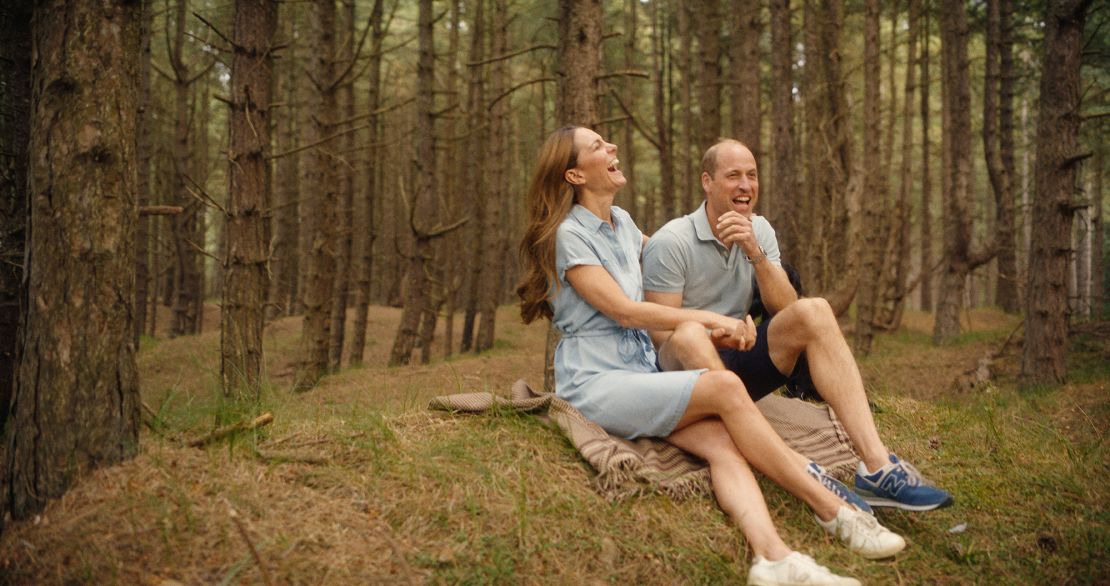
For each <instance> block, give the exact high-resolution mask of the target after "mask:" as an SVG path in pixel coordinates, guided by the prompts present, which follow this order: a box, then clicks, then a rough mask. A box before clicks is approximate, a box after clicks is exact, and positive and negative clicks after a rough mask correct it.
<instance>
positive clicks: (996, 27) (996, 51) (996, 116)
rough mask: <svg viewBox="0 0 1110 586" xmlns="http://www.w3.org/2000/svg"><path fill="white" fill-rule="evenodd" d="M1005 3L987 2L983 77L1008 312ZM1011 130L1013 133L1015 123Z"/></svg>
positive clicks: (986, 141)
mask: <svg viewBox="0 0 1110 586" xmlns="http://www.w3.org/2000/svg"><path fill="white" fill-rule="evenodd" d="M1001 3H1002V0H987V34H986V46H987V47H986V49H987V50H986V73H985V74H984V77H983V155H984V158H985V159H986V166H987V175H988V176H989V177H990V182H991V188H992V190H993V191H994V204H995V207H994V214H995V216H994V238H995V243H996V245H997V247H998V251H999V258H998V261H999V262H998V296H999V298H1000V300H999V305H1002V306H1003V309H1005V310H1007V311H1013V310H1015V309H1016V304H1017V297H1016V295H1017V290H1016V287H1015V278H1016V276H1017V275H1016V274H1015V264H1016V263H1014V261H1013V259H1014V247H1015V246H1016V244H1015V242H1014V193H1013V179H1012V175H1011V174H1010V168H1008V167H1007V166H1006V165H1005V164H1004V163H1003V160H1002V152H1001V143H1002V137H1001V116H1000V114H1001V112H1000V101H1001V89H1002V84H1001V80H1002V50H1003V49H1002V42H1003V39H1002V7H1001ZM1011 97H1012V96H1011ZM1011 115H1012V112H1011ZM1010 131H1011V133H1012V132H1013V127H1012V122H1011V126H1010ZM1011 142H1012V138H1011ZM1011 164H1012V161H1011ZM1003 253H1006V257H1007V258H1006V264H1007V265H1008V266H1004V265H1003ZM1003 301H1005V305H1003Z"/></svg>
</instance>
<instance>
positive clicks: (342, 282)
mask: <svg viewBox="0 0 1110 586" xmlns="http://www.w3.org/2000/svg"><path fill="white" fill-rule="evenodd" d="M340 27H341V28H342V29H343V31H344V33H343V35H344V41H343V49H342V55H341V56H340V58H339V59H340V61H339V62H340V65H341V66H343V67H346V66H347V64H349V63H350V62H351V61H352V60H353V59H355V58H356V57H357V55H355V34H356V32H357V31H356V26H355V4H354V1H353V0H352V1H351V2H347V3H345V4H344V12H343V18H342V19H341V24H340ZM337 94H338V96H337V97H338V101H339V107H341V108H342V109H343V118H344V119H346V120H350V119H352V118H354V117H355V93H354V82H353V81H349V82H344V83H342V84H340V86H339V88H337ZM335 128H336V129H338V127H335ZM354 140H355V134H354V133H353V132H349V133H347V134H346V135H345V136H344V137H343V138H342V140H339V141H337V142H336V145H342V146H343V148H342V150H343V151H344V154H343V155H342V157H341V159H342V160H344V161H346V159H347V158H348V157H350V156H352V155H350V154H348V153H352V152H354V148H355V142H354ZM337 168H338V169H339V177H338V179H339V210H338V211H337V213H336V219H337V221H338V230H339V234H338V245H337V247H336V253H335V291H334V292H333V298H332V306H331V342H330V343H329V345H328V368H329V369H331V370H332V371H335V370H339V367H340V366H341V365H342V363H343V342H344V338H345V337H346V334H347V303H348V294H349V292H350V285H351V264H352V260H351V254H352V250H354V244H353V242H354V240H353V239H354V232H353V228H354V205H355V177H354V175H355V167H354V165H352V164H350V162H346V164H343V165H337Z"/></svg>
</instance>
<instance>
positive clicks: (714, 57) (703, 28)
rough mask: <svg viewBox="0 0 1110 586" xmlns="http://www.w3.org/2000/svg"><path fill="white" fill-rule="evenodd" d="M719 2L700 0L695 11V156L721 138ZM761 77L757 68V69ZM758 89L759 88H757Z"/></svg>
mask: <svg viewBox="0 0 1110 586" xmlns="http://www.w3.org/2000/svg"><path fill="white" fill-rule="evenodd" d="M720 4H721V2H720V0H698V2H697V4H696V5H695V6H694V8H693V13H694V27H695V30H696V31H697V37H698V70H697V71H698V77H697V80H698V81H697V85H696V89H697V94H698V109H699V112H698V118H697V120H698V130H697V135H696V137H695V145H694V146H695V148H694V152H697V151H702V150H705V149H707V148H709V146H710V145H712V144H713V143H715V142H717V138H718V137H719V136H721V17H720V14H719V13H720V11H721V10H720V8H721V6H720ZM756 73H757V75H758V68H756ZM757 85H758V84H757Z"/></svg>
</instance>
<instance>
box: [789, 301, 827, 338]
mask: <svg viewBox="0 0 1110 586" xmlns="http://www.w3.org/2000/svg"><path fill="white" fill-rule="evenodd" d="M788 309H789V310H790V313H791V314H792V316H791V317H792V318H793V319H792V320H791V321H792V322H794V323H793V324H791V325H792V326H796V327H798V328H799V329H801V330H803V331H804V332H805V333H807V334H809V335H811V336H812V335H817V334H820V333H824V332H825V331H826V330H829V329H830V328H832V329H836V330H837V331H839V326H838V325H837V323H836V314H834V313H833V310H832V306H831V305H829V302H828V301H826V300H825V298H823V297H806V298H805V299H799V300H797V301H795V302H794V303H792V304H791V305H790V307H789V308H788Z"/></svg>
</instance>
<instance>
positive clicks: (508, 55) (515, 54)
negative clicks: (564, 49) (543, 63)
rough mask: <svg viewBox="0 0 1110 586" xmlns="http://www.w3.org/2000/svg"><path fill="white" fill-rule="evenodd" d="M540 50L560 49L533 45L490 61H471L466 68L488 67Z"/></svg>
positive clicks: (545, 45)
mask: <svg viewBox="0 0 1110 586" xmlns="http://www.w3.org/2000/svg"><path fill="white" fill-rule="evenodd" d="M540 49H552V50H554V49H558V47H556V46H555V45H547V44H540V45H532V46H531V47H525V48H523V49H520V50H518V51H513V52H512V53H505V54H504V55H497V56H496V57H490V58H488V59H483V60H481V61H470V62H468V63H467V64H466V66H467V67H476V66H478V65H486V64H488V63H493V62H495V61H503V60H505V59H511V58H513V57H516V56H517V55H523V54H525V53H529V52H531V51H538V50H540Z"/></svg>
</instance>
